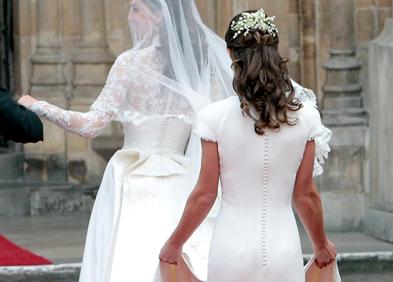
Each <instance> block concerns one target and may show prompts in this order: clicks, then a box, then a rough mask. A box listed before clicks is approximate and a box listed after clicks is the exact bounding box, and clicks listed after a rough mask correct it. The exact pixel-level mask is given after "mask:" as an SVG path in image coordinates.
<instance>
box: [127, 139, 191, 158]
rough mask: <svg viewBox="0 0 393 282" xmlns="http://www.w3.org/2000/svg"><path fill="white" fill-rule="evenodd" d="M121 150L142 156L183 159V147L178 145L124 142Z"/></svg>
mask: <svg viewBox="0 0 393 282" xmlns="http://www.w3.org/2000/svg"><path fill="white" fill-rule="evenodd" d="M122 149H123V150H136V151H138V152H142V153H144V154H149V155H161V156H168V157H172V156H179V157H182V156H183V157H184V154H185V150H186V148H185V146H183V145H180V146H179V145H178V144H163V143H160V142H146V143H141V142H125V143H124V145H123V148H122Z"/></svg>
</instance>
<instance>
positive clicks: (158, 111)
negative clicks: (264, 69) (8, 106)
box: [31, 46, 193, 138]
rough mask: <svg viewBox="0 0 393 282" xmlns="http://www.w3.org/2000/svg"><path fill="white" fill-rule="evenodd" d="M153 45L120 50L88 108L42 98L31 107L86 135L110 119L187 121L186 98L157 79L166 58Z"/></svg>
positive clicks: (136, 122)
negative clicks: (73, 108) (69, 106)
mask: <svg viewBox="0 0 393 282" xmlns="http://www.w3.org/2000/svg"><path fill="white" fill-rule="evenodd" d="M155 48H156V47H154V46H151V47H149V48H146V49H142V50H138V51H132V52H131V51H127V52H124V53H123V54H121V55H120V56H119V57H118V58H117V59H116V62H115V63H114V65H113V66H112V68H111V71H110V73H109V75H108V79H107V82H106V85H105V87H104V88H103V90H102V92H101V94H100V95H99V96H98V98H97V99H96V101H94V103H93V104H92V105H91V107H90V109H89V111H88V112H85V113H82V112H75V111H67V110H63V109H61V108H59V107H57V106H55V105H52V104H49V103H47V102H45V101H39V102H36V103H34V104H33V105H32V107H31V110H33V111H34V112H36V113H37V114H39V115H40V116H43V117H45V118H46V119H48V120H50V121H52V122H54V123H55V124H57V125H58V126H60V127H62V128H64V129H66V130H68V131H71V132H73V133H75V134H78V135H80V136H82V137H86V138H94V137H95V136H97V135H98V134H99V133H100V132H101V131H102V129H103V128H104V127H105V126H106V125H107V124H108V123H109V122H110V121H112V120H117V121H120V122H122V123H123V124H129V123H130V122H132V123H133V124H134V125H135V126H136V125H139V124H141V123H143V122H144V121H146V120H148V119H151V118H154V117H164V118H165V117H177V118H179V119H180V120H184V121H186V122H190V120H192V116H193V110H192V107H191V106H190V104H189V102H188V101H187V99H186V98H185V97H183V96H180V95H178V94H176V93H174V92H171V91H170V88H166V87H163V86H162V84H161V83H159V81H160V78H159V77H160V76H161V75H162V74H161V73H162V72H164V70H163V69H162V68H163V66H164V65H165V64H163V63H162V60H165V59H163V58H159V57H157V54H159V53H157V52H155ZM154 76H156V77H154ZM126 131H127V130H126ZM125 134H127V132H125Z"/></svg>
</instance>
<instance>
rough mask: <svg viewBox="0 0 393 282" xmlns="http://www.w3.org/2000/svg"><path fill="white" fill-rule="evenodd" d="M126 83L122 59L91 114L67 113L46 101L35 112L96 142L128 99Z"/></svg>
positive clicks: (39, 104)
mask: <svg viewBox="0 0 393 282" xmlns="http://www.w3.org/2000/svg"><path fill="white" fill-rule="evenodd" d="M126 83H127V79H126V69H125V63H124V62H123V60H122V56H121V55H120V56H119V57H118V59H117V60H116V62H115V63H114V65H113V66H112V68H111V71H110V72H109V75H108V79H107V82H106V84H105V87H104V89H103V90H102V92H101V94H100V95H99V97H98V98H97V100H96V101H95V102H94V103H93V105H92V106H91V107H90V110H89V111H88V112H86V113H81V112H74V111H67V110H63V109H61V108H59V107H57V106H55V105H51V104H49V103H47V102H45V101H39V102H36V103H34V104H33V105H32V106H31V110H32V111H34V112H35V113H37V114H38V115H40V116H42V117H44V118H46V119H48V120H49V121H51V122H53V123H55V124H56V125H58V126H60V127H61V128H64V129H65V130H67V131H70V132H72V133H75V134H78V135H80V136H82V137H85V138H94V137H95V136H97V135H98V134H99V133H100V132H101V131H102V129H104V127H105V126H106V125H107V124H108V123H109V122H110V121H111V120H113V119H114V118H115V116H116V112H117V109H118V108H119V107H120V105H121V103H122V102H123V101H124V99H125V97H126V95H127V87H126V85H127V84H126Z"/></svg>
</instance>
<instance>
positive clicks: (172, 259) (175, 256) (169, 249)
mask: <svg viewBox="0 0 393 282" xmlns="http://www.w3.org/2000/svg"><path fill="white" fill-rule="evenodd" d="M181 253H182V246H180V245H177V244H174V243H172V242H171V241H170V240H168V241H167V242H166V243H165V245H164V247H162V249H161V252H160V261H161V262H163V263H169V264H175V265H178V264H179V262H180V259H181Z"/></svg>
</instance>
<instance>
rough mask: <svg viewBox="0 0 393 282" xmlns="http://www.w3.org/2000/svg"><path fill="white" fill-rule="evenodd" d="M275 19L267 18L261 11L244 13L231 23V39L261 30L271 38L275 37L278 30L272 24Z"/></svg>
mask: <svg viewBox="0 0 393 282" xmlns="http://www.w3.org/2000/svg"><path fill="white" fill-rule="evenodd" d="M274 19H275V17H268V16H266V13H265V11H264V10H263V9H260V10H259V11H256V12H253V13H249V12H244V13H242V15H241V16H240V18H239V19H238V20H237V21H232V23H231V29H232V31H235V34H234V35H233V38H234V39H235V38H236V37H238V36H239V35H240V34H241V33H242V32H244V36H246V35H247V34H248V33H249V32H250V30H261V31H264V32H268V33H269V34H270V35H272V36H273V37H275V36H277V33H278V29H277V27H276V25H275V24H274V23H273V21H274Z"/></svg>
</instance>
